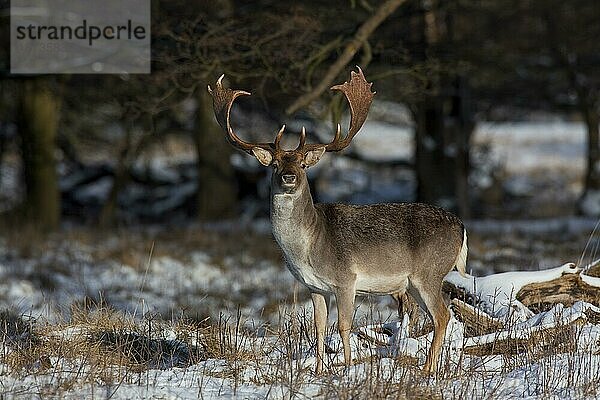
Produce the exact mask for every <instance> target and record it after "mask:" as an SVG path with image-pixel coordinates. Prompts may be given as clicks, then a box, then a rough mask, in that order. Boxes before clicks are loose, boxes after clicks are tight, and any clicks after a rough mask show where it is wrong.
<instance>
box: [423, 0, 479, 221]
mask: <svg viewBox="0 0 600 400" xmlns="http://www.w3.org/2000/svg"><path fill="white" fill-rule="evenodd" d="M440 8H442V7H441V6H440V3H439V2H432V3H431V4H430V7H423V8H422V9H421V10H420V13H419V14H417V15H418V19H417V21H416V23H415V26H416V28H415V32H414V34H415V35H416V36H415V40H416V42H419V43H421V44H422V45H421V46H420V48H422V49H423V51H422V52H419V53H418V56H417V59H418V61H419V62H421V63H424V64H428V63H431V64H433V65H435V64H436V63H437V62H439V60H437V59H436V58H432V56H429V55H428V54H429V51H428V49H432V53H433V54H435V51H434V50H433V49H436V48H438V47H440V46H441V45H443V46H452V42H453V25H454V24H453V18H452V13H451V12H450V11H448V10H445V11H440ZM434 68H435V67H434ZM425 92H426V93H425V94H424V96H423V98H422V99H421V100H417V101H416V103H415V104H414V105H413V107H412V109H413V115H414V117H415V126H416V127H415V172H416V177H417V200H418V201H422V202H425V203H429V204H435V205H438V206H440V207H443V208H446V209H449V210H452V211H455V212H457V213H458V214H459V215H460V216H461V217H463V218H469V217H470V201H469V196H468V177H469V171H470V162H469V142H470V138H471V133H472V131H473V128H474V123H473V116H472V110H471V107H470V102H469V97H468V95H469V90H468V84H467V80H466V78H465V77H464V76H461V75H460V74H459V73H456V72H451V71H445V70H435V69H434V70H433V72H431V73H430V74H429V76H428V87H427V88H426V90H425Z"/></svg>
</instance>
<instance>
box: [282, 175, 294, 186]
mask: <svg viewBox="0 0 600 400" xmlns="http://www.w3.org/2000/svg"><path fill="white" fill-rule="evenodd" d="M296 180H297V177H296V175H294V174H284V175H281V182H282V183H283V185H284V186H292V185H295V184H296Z"/></svg>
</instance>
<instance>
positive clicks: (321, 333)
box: [310, 292, 329, 374]
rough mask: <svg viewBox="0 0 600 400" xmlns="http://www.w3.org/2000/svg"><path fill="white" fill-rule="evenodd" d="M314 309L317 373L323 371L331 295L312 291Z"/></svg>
mask: <svg viewBox="0 0 600 400" xmlns="http://www.w3.org/2000/svg"><path fill="white" fill-rule="evenodd" d="M310 295H311V297H312V302H313V311H314V317H315V332H316V335H317V366H316V370H315V373H317V374H320V373H322V372H323V365H324V364H323V362H324V360H325V330H326V329H327V314H328V312H329V301H328V300H329V296H327V298H326V297H325V295H323V294H321V293H316V292H312V293H311V294H310Z"/></svg>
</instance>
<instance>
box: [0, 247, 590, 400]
mask: <svg viewBox="0 0 600 400" xmlns="http://www.w3.org/2000/svg"><path fill="white" fill-rule="evenodd" d="M192 260H193V262H192V265H196V268H197V269H195V270H194V269H193V267H191V268H190V270H191V271H190V274H191V275H189V276H179V275H180V274H182V272H181V271H179V270H178V268H177V266H176V263H174V262H173V261H172V260H168V259H160V260H157V262H156V263H153V262H150V264H149V265H150V266H149V267H148V269H147V271H144V272H143V275H141V276H137V282H134V280H132V279H130V278H128V275H130V274H132V272H131V271H127V272H125V273H120V274H119V273H118V271H117V270H116V269H114V270H110V269H109V270H107V271H106V273H107V274H108V275H111V276H112V275H114V276H112V277H111V278H107V277H106V275H105V274H103V273H99V274H98V275H97V276H94V279H95V280H98V281H99V282H104V283H110V284H111V285H115V286H117V289H116V292H117V293H121V292H124V291H125V287H126V286H129V287H130V289H129V291H128V293H129V294H130V295H132V296H133V295H134V294H135V293H136V292H139V293H140V296H141V297H140V298H139V299H138V300H137V301H139V302H141V304H142V305H143V304H148V305H149V304H160V303H161V300H160V299H159V298H158V297H156V298H151V297H149V296H150V295H149V294H148V293H145V294H143V295H142V294H141V293H142V288H143V287H147V288H152V287H155V289H151V290H149V291H150V292H153V291H156V292H157V293H156V295H157V296H159V294H160V292H159V289H158V288H160V287H161V285H162V287H163V289H164V297H166V298H168V297H170V291H169V285H170V283H169V282H168V279H181V280H184V279H187V280H190V281H194V282H196V283H197V284H200V285H202V284H206V283H209V282H210V283H214V284H216V285H217V286H218V285H219V284H218V282H219V279H220V277H219V276H220V274H219V273H216V272H215V270H214V268H215V267H214V266H212V267H211V266H210V263H209V262H208V260H207V258H206V257H200V256H194V257H192ZM80 262H83V261H80ZM262 267H265V266H262ZM122 269H123V268H122ZM165 269H170V271H169V272H165ZM108 271H110V272H108ZM88 272H91V271H88ZM253 272H258V271H257V270H256V271H253ZM273 272H274V271H273V270H269V269H268V268H267V273H266V274H265V275H261V276H257V277H255V278H252V279H261V277H262V279H267V276H266V275H268V274H269V273H270V274H273ZM564 273H567V274H580V273H581V268H578V267H576V266H575V265H574V264H565V265H562V266H559V267H555V268H552V269H549V270H546V271H541V272H538V273H532V272H512V273H506V274H497V275H492V276H487V277H480V278H474V277H467V278H463V277H460V276H459V274H458V273H456V272H452V273H450V274H449V276H448V278H447V279H448V280H449V281H450V282H452V283H454V284H455V285H457V286H459V287H463V288H465V289H466V290H467V291H469V292H470V293H472V294H473V295H474V296H476V297H477V298H478V299H479V300H480V301H481V307H480V309H481V310H482V312H488V313H489V315H490V317H492V318H495V319H496V320H497V321H500V322H501V323H503V324H504V328H503V329H502V330H499V331H498V332H495V333H492V334H484V335H479V336H470V337H469V335H467V333H466V331H465V328H464V325H463V323H461V322H460V321H459V320H458V319H456V318H455V317H452V319H451V322H450V325H449V329H448V332H447V335H446V341H445V345H444V350H443V356H442V361H441V363H440V365H441V366H440V371H439V372H438V373H437V374H436V375H434V376H428V375H424V374H423V373H421V371H420V367H421V366H422V365H423V363H424V359H425V355H426V351H427V349H428V347H429V344H430V342H431V339H432V333H431V332H430V333H425V334H422V335H420V336H417V337H411V336H410V335H409V329H408V325H409V324H408V323H409V321H408V315H405V316H404V318H403V319H402V320H401V321H397V322H396V321H395V320H391V319H388V318H383V319H382V317H381V314H377V313H376V312H373V310H372V311H371V313H370V314H369V315H364V316H362V317H357V323H356V327H355V330H354V332H353V334H352V337H351V345H352V347H353V355H354V358H355V365H353V366H352V367H350V368H344V367H343V354H342V351H341V343H340V342H341V341H340V337H339V335H338V334H337V333H336V332H335V330H334V329H331V330H330V331H329V334H328V339H327V344H328V347H329V349H330V350H329V351H328V354H327V360H326V364H327V365H328V366H329V371H328V372H327V373H326V374H324V375H321V376H316V375H314V374H313V373H312V372H311V371H312V368H313V365H314V362H315V352H314V336H313V334H312V328H311V325H310V324H311V322H310V320H311V316H310V311H307V309H306V308H305V306H304V305H298V307H297V308H296V309H295V311H294V310H292V309H291V308H290V307H288V308H287V309H282V311H281V315H280V316H279V319H278V321H276V322H275V323H274V324H272V325H262V324H261V327H259V328H258V329H257V327H256V326H254V325H253V324H252V321H250V320H247V319H246V318H245V317H244V316H243V314H242V313H238V314H234V315H231V314H229V315H226V316H225V317H224V319H223V318H221V319H220V320H219V321H217V320H213V321H211V322H210V324H213V329H210V328H206V327H200V325H197V324H195V323H189V322H187V320H186V319H180V318H178V317H177V316H174V317H172V319H170V320H169V319H167V320H163V319H160V318H158V319H155V317H154V316H152V315H153V314H152V313H148V312H147V313H145V314H142V310H141V309H140V310H137V311H136V310H130V311H129V312H125V313H123V312H114V311H111V312H107V311H105V310H104V309H103V308H98V309H90V310H83V309H81V308H80V309H79V310H76V311H75V312H76V313H77V315H72V316H71V317H70V319H69V320H68V321H66V322H61V321H48V320H47V319H45V318H37V320H32V319H31V318H30V317H27V316H24V317H23V318H22V321H23V322H19V323H18V324H17V323H14V321H12V320H10V319H8V320H7V318H4V323H5V325H4V329H0V334H1V335H2V338H3V341H2V343H1V345H0V395H2V396H3V397H4V398H30V397H31V396H36V397H41V398H46V397H51V398H54V397H60V398H73V399H75V398H84V397H85V398H115V399H127V398H156V399H158V398H160V399H164V398H197V397H202V398H232V397H235V398H296V397H298V398H314V397H324V398H340V397H341V398H350V397H359V398H398V397H404V396H406V397H409V398H411V397H427V398H456V399H463V398H498V399H504V398H596V397H597V396H598V395H600V392H599V390H600V325H599V324H598V321H596V320H593V318H596V317H597V316H600V309H599V308H597V307H595V306H593V305H591V304H588V303H584V302H577V303H575V304H574V305H573V306H571V307H564V306H562V305H557V306H555V307H553V308H551V309H550V310H548V311H545V312H541V313H539V314H534V313H533V312H532V311H531V310H529V309H527V308H526V307H525V306H523V305H522V304H520V303H519V302H518V301H517V300H516V299H515V293H516V291H518V289H519V287H521V286H523V285H525V284H528V283H532V282H543V281H546V280H549V279H554V278H556V277H559V276H560V275H562V274H564ZM507 274H508V275H507ZM199 276H202V279H198V277H199ZM589 279H590V282H591V283H592V284H599V283H598V280H599V278H595V280H594V278H592V277H590V278H589ZM119 282H120V283H119ZM273 282H274V281H273V280H271V281H269V280H265V281H263V282H262V284H264V285H269V286H274V285H275V283H273ZM281 283H283V282H281ZM179 284H180V285H181V286H180V287H179V289H181V290H183V291H185V290H186V284H185V283H184V282H182V281H180V282H179ZM240 284H246V283H242V282H240ZM286 284H288V285H289V284H290V283H289V282H287V283H286ZM599 285H600V284H599ZM22 289H23V286H22V287H21V288H20V289H15V290H22ZM272 289H276V288H275V287H272ZM34 291H35V290H34ZM20 295H21V296H28V295H30V293H28V292H27V291H23V292H22V293H21V294H20ZM132 301H133V300H132ZM169 305H170V304H169ZM374 307H375V309H377V305H375V306H374ZM492 310H493V311H492ZM31 311H34V310H31ZM379 311H381V309H379ZM589 312H591V314H589ZM87 313H89V314H87ZM103 313H106V314H103ZM136 313H137V314H136ZM142 316H143V317H142ZM590 318H591V319H590ZM7 321H8V323H6V322H7ZM32 321H33V322H32ZM205 322H206V321H205ZM544 332H548V333H547V335H546V336H540V333H542V334H543V333H544ZM119 337H121V338H123V337H125V338H126V339H122V340H125V341H124V342H119V339H118V338H119ZM544 337H546V338H548V337H557V338H558V339H559V343H564V344H566V345H565V346H562V345H561V346H558V347H557V348H548V346H547V345H546V344H545V343H544V339H540V338H544ZM110 338H113V339H110ZM506 340H509V341H510V340H514V341H517V340H518V341H519V342H518V345H517V344H515V346H513V347H510V346H509V347H508V348H505V349H502V350H496V351H494V350H493V349H492V350H491V351H485V352H484V353H485V354H482V353H481V352H474V351H473V348H477V346H484V345H486V344H492V345H493V344H495V343H498V344H500V343H501V342H502V341H506ZM509 343H510V342H509ZM523 343H525V345H524V344H523ZM552 343H556V340H554V341H553V342H552ZM519 346H526V349H525V348H524V347H521V348H519ZM102 351H104V352H102Z"/></svg>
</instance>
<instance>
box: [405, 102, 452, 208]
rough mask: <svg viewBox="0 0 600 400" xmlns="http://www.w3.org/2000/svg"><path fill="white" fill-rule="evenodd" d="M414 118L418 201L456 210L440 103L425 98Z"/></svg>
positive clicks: (442, 111)
mask: <svg viewBox="0 0 600 400" xmlns="http://www.w3.org/2000/svg"><path fill="white" fill-rule="evenodd" d="M415 117H416V118H415V119H416V127H415V139H416V143H415V144H416V154H415V168H416V175H417V200H418V201H422V202H425V203H429V204H435V205H438V206H440V207H444V208H447V209H450V210H455V209H456V191H455V177H454V171H455V170H456V163H455V160H454V158H453V157H449V156H448V155H449V154H448V152H447V148H448V146H449V145H450V141H449V139H450V138H449V137H447V136H448V135H447V134H446V133H447V131H446V129H445V128H446V127H445V126H444V119H445V116H444V102H443V99H441V98H440V97H438V96H428V98H426V99H425V100H423V101H422V102H420V103H419V104H418V105H417V112H416V115H415Z"/></svg>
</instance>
